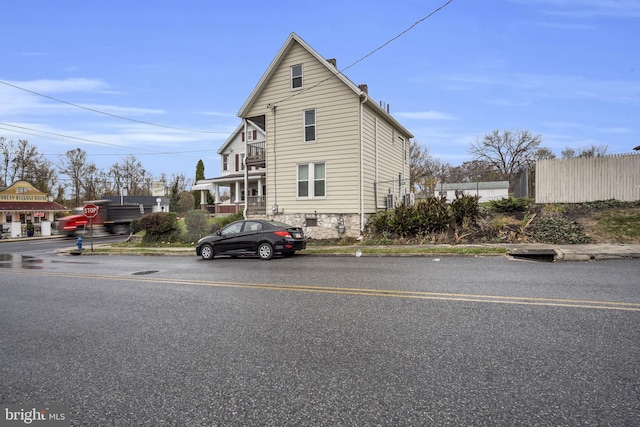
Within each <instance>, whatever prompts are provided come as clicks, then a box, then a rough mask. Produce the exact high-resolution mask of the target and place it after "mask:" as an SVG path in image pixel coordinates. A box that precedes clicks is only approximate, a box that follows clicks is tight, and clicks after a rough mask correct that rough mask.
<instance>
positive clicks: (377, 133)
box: [363, 106, 409, 213]
mask: <svg viewBox="0 0 640 427" xmlns="http://www.w3.org/2000/svg"><path fill="white" fill-rule="evenodd" d="M400 137H402V138H404V139H405V144H403V143H402V140H401V139H400ZM363 138H364V144H363V145H364V150H363V156H364V162H363V163H364V168H363V174H364V189H365V200H364V212H365V213H372V212H375V210H376V208H384V207H385V205H386V197H387V194H388V193H389V192H391V193H394V194H396V195H398V194H399V193H404V192H405V190H406V185H405V186H402V188H399V184H398V175H399V174H402V177H403V179H404V180H405V183H406V184H408V174H409V170H408V163H405V162H404V158H405V157H404V150H405V149H406V147H407V145H406V144H408V143H409V138H408V137H407V136H406V135H404V134H401V133H400V131H399V130H398V129H395V128H394V126H392V125H391V123H389V122H388V121H387V120H386V119H385V117H384V114H379V113H378V112H377V111H375V110H374V109H372V108H371V107H369V106H365V107H364V110H363ZM376 181H377V182H378V197H377V207H376V195H375V193H374V189H375V183H376Z"/></svg>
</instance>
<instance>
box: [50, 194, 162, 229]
mask: <svg viewBox="0 0 640 427" xmlns="http://www.w3.org/2000/svg"><path fill="white" fill-rule="evenodd" d="M88 203H91V204H94V205H96V206H97V207H98V214H97V215H96V216H95V217H94V218H93V230H94V232H96V231H98V232H100V231H102V232H105V233H109V234H128V233H129V232H130V228H129V225H130V224H131V221H132V220H134V219H136V218H140V217H141V216H143V215H144V214H145V211H144V206H143V205H117V204H115V203H113V202H111V201H110V200H97V201H93V202H88ZM148 213H150V212H148ZM89 221H90V220H89V218H87V217H86V216H85V215H84V213H83V212H82V208H78V209H76V211H75V213H74V214H73V215H69V216H65V217H62V218H59V219H58V220H57V221H56V229H57V230H58V233H60V234H63V235H66V236H83V235H86V234H88V233H89V226H90V222H89Z"/></svg>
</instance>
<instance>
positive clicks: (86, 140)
mask: <svg viewBox="0 0 640 427" xmlns="http://www.w3.org/2000/svg"><path fill="white" fill-rule="evenodd" d="M0 125H2V126H10V127H13V128H18V129H21V132H22V133H26V134H27V135H34V136H40V135H38V134H36V133H29V132H25V131H24V130H25V129H26V130H29V131H33V132H40V133H44V134H48V135H54V136H58V137H62V138H69V139H77V140H79V141H84V142H92V143H95V144H101V145H110V146H113V147H117V148H130V147H126V146H122V145H118V144H112V143H109V142H102V141H96V140H94V139H87V138H80V137H75V136H69V135H62V134H59V133H55V132H47V131H44V130H38V129H32V128H28V127H24V126H17V125H12V124H9V123H2V122H0ZM0 129H3V130H7V131H10V132H15V129H8V128H5V127H0ZM136 149H137V150H144V151H147V152H146V153H136V154H135V155H136V156H144V155H163V154H188V153H204V152H210V151H218V150H215V149H214V150H190V151H151V150H146V149H143V148H136ZM129 154H132V153H124V154H106V153H105V154H87V155H88V156H126V155H129ZM50 155H58V154H50Z"/></svg>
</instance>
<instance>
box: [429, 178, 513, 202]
mask: <svg viewBox="0 0 640 427" xmlns="http://www.w3.org/2000/svg"><path fill="white" fill-rule="evenodd" d="M463 194H464V195H466V196H479V197H480V199H479V200H478V202H480V203H482V202H488V201H490V200H498V199H507V198H509V181H491V182H457V183H447V184H442V185H437V186H436V189H435V195H436V197H440V195H445V196H446V197H447V201H449V202H451V201H453V200H455V198H456V197H458V196H461V195H463Z"/></svg>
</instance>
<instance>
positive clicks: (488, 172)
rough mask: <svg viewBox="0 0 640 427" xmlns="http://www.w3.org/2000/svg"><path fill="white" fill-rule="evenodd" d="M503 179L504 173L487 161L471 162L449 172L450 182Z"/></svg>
mask: <svg viewBox="0 0 640 427" xmlns="http://www.w3.org/2000/svg"><path fill="white" fill-rule="evenodd" d="M500 179H502V173H501V172H500V171H499V170H497V169H496V168H495V167H494V166H493V165H492V164H491V163H489V162H487V161H486V160H471V161H467V162H463V163H462V164H461V165H460V166H456V167H452V168H451V169H450V170H449V176H448V181H449V182H489V181H499V180H500Z"/></svg>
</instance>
